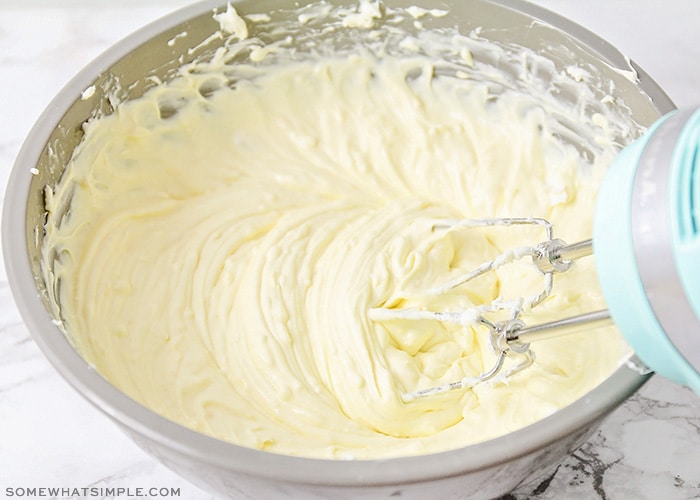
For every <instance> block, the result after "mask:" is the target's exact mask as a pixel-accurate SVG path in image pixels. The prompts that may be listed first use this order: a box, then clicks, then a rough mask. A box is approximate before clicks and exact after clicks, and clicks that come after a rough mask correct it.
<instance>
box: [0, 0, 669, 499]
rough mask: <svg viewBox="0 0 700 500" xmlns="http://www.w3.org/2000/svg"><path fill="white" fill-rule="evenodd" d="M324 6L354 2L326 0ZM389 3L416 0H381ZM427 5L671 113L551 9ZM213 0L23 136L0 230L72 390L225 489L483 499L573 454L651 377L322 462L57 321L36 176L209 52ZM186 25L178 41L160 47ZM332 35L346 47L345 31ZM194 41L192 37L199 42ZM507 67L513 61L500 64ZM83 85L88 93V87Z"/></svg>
mask: <svg viewBox="0 0 700 500" xmlns="http://www.w3.org/2000/svg"><path fill="white" fill-rule="evenodd" d="M306 3H309V2H307V1H303V2H294V1H292V0H242V1H239V2H235V3H234V5H235V6H236V9H237V10H238V12H239V13H241V14H246V13H252V12H266V11H270V10H278V9H282V10H284V9H287V10H291V9H292V8H296V7H295V6H297V5H298V4H302V5H303V4H306ZM329 3H331V4H334V5H338V4H342V3H348V4H354V3H355V2H350V1H347V2H343V1H342V0H332V1H330V2H329ZM385 3H386V4H388V5H390V6H392V7H394V6H396V7H407V6H409V5H412V4H414V3H416V2H413V1H410V2H409V1H405V0H386V1H385ZM419 3H420V4H421V6H423V7H429V8H445V9H448V10H449V14H448V15H447V16H444V17H440V18H434V19H430V20H426V22H425V23H424V24H425V27H426V28H440V27H445V26H449V27H454V26H458V27H459V30H460V32H462V33H465V34H466V33H469V32H471V31H472V30H476V29H479V35H480V36H481V37H483V38H487V39H489V40H492V41H494V42H497V43H499V44H503V45H504V46H513V47H518V46H521V47H527V48H529V49H531V50H532V51H534V52H536V53H538V54H540V55H542V56H544V57H546V58H548V59H550V60H551V61H552V62H553V64H554V65H555V67H556V68H557V69H559V70H562V71H563V70H565V69H566V67H567V66H568V65H570V64H572V61H575V62H576V63H577V64H579V65H584V66H585V67H587V68H588V69H589V70H590V71H592V72H593V73H594V75H596V77H597V79H598V82H599V85H600V87H597V86H595V85H594V88H593V90H594V91H595V92H598V93H599V94H600V95H601V96H602V95H604V94H609V93H611V94H612V95H613V97H615V98H616V99H619V102H622V103H624V105H621V106H620V109H619V112H620V113H621V114H625V115H626V116H628V118H629V119H630V120H633V121H634V122H635V123H637V124H638V125H639V126H640V128H644V127H646V126H648V125H650V124H651V123H652V122H653V121H655V120H656V119H657V118H658V117H659V116H661V115H662V114H664V113H666V112H668V111H670V110H671V109H673V107H674V106H673V103H672V102H671V101H670V99H669V98H668V97H667V96H666V94H665V93H664V92H663V91H662V90H661V89H660V88H659V87H658V86H657V85H656V84H655V83H654V82H653V81H652V80H651V79H650V78H649V77H648V76H647V75H646V74H645V73H644V72H643V71H642V70H640V69H639V68H638V67H636V66H635V65H634V64H633V63H632V62H630V61H629V60H628V59H627V58H625V57H624V56H623V55H622V54H620V53H619V52H618V51H617V50H616V49H614V48H613V47H611V46H610V45H608V44H607V43H606V42H604V41H603V40H601V39H599V38H598V37H596V36H595V35H593V34H592V33H590V32H588V31H586V30H585V29H583V28H581V27H580V26H578V25H575V24H573V23H571V22H569V21H567V20H565V19H563V18H561V17H559V16H557V15H555V14H553V13H551V12H549V11H546V10H544V9H541V8H539V7H537V6H535V5H532V4H529V3H526V2H523V1H520V0H469V1H461V0H450V1H448V0H444V1H440V0H429V1H425V2H419ZM214 9H217V10H219V11H220V10H222V9H225V6H222V5H221V2H220V1H208V2H202V3H199V4H195V5H192V6H191V7H188V8H185V9H182V10H180V11H178V12H175V13H173V14H171V15H170V16H167V17H165V18H163V19H161V20H159V21H157V22H155V23H153V24H151V25H149V26H147V27H145V28H143V29H142V30H140V31H138V32H136V33H134V34H133V35H131V36H130V37H128V38H126V39H124V40H123V41H121V42H120V43H118V44H116V45H115V46H114V47H112V48H111V49H110V50H108V51H107V52H105V53H104V54H102V55H101V56H100V57H99V58H98V59H96V60H95V61H93V62H92V63H91V64H90V65H89V66H87V67H86V68H85V69H84V70H83V71H82V72H80V73H79V74H78V75H77V76H76V77H75V78H74V79H73V80H72V81H71V82H70V83H69V84H68V85H67V86H66V87H65V88H64V89H63V90H62V91H61V92H60V93H59V94H58V96H57V97H56V98H55V100H54V101H53V102H52V103H51V104H50V105H49V107H48V108H47V109H46V111H45V112H44V114H43V115H42V116H41V117H40V119H39V120H38V122H37V124H36V125H35V127H34V128H33V129H32V131H31V133H30V135H29V136H28V138H27V139H26V142H25V143H24V145H23V147H22V149H21V151H20V153H19V155H18V158H17V160H16V164H15V166H14V169H13V172H12V175H11V178H10V181H9V184H8V188H7V194H6V198H5V205H4V213H3V221H2V237H3V251H4V255H5V262H6V267H7V273H8V279H9V282H10V285H11V287H12V290H13V294H14V297H15V300H16V302H17V305H18V307H19V310H20V312H21V314H22V316H23V319H24V321H25V322H26V324H27V326H28V328H29V330H30V332H31V334H32V335H33V337H34V339H35V341H36V343H37V344H38V345H39V346H40V348H41V349H42V350H43V352H44V353H45V355H46V357H47V358H48V359H49V360H50V361H51V362H52V364H53V365H54V366H55V367H56V369H57V370H58V371H59V372H60V373H61V375H62V376H63V377H64V378H65V379H66V380H67V381H68V382H69V383H70V384H72V385H73V386H74V387H75V388H76V389H77V391H78V392H79V393H81V394H82V395H83V396H84V397H85V398H87V399H88V400H89V401H90V402H91V403H93V404H94V405H95V406H96V407H97V408H99V409H100V410H101V411H103V412H104V413H105V414H107V415H108V416H109V417H110V418H111V419H113V420H114V421H115V422H116V423H117V424H118V425H119V426H120V427H122V428H123V429H124V430H125V431H126V432H127V433H128V434H129V435H130V436H131V437H132V438H133V439H134V440H135V441H136V442H137V443H139V444H140V445H141V446H142V447H143V448H144V449H146V450H147V451H149V452H150V453H152V454H153V455H155V456H157V457H158V458H159V459H160V460H162V461H163V463H165V464H166V465H168V466H169V467H171V468H173V469H175V470H176V471H178V472H180V473H181V474H182V475H184V476H185V477H186V478H188V479H190V480H191V481H193V482H195V483H197V484H199V485H201V486H203V487H205V488H208V489H211V490H212V491H216V492H219V493H223V494H228V495H233V496H241V495H242V496H244V497H247V496H256V497H260V496H263V497H271V496H272V497H279V496H285V497H299V498H315V497H318V498H325V497H333V498H342V497H347V498H351V497H356V496H358V495H363V496H367V497H368V498H369V497H378V498H384V497H389V496H392V495H397V494H401V495H402V496H403V497H416V498H420V497H423V498H425V497H427V496H433V497H434V496H436V494H442V495H444V496H447V497H470V498H490V497H494V496H497V495H499V494H502V493H505V492H507V491H510V490H511V489H512V488H514V487H515V486H517V485H518V484H521V483H522V482H524V481H527V480H530V479H532V478H533V477H535V476H537V475H540V474H542V473H543V472H545V471H547V470H548V468H550V467H551V466H552V465H554V464H556V463H558V462H559V461H561V460H562V459H563V458H564V457H565V456H566V455H567V454H568V453H571V452H572V451H573V450H575V449H576V448H577V447H578V446H580V444H581V443H582V442H583V441H584V440H585V438H586V437H587V436H588V435H589V434H590V432H592V430H593V429H594V428H595V426H596V425H597V423H598V422H599V421H600V419H601V418H603V417H604V416H605V415H606V414H608V413H609V412H610V411H612V410H613V409H614V408H615V407H617V406H618V405H619V404H620V403H621V402H623V401H624V400H625V399H626V398H627V397H629V396H630V395H631V394H632V393H633V392H635V391H636V390H637V389H638V388H639V387H640V386H641V385H642V384H643V383H644V382H645V381H646V379H647V378H648V374H640V373H639V371H637V370H635V369H634V367H633V366H632V364H629V363H628V364H623V365H622V366H621V367H620V368H619V369H618V370H617V371H616V372H615V373H613V374H612V375H611V376H610V377H609V378H608V379H607V380H606V381H605V382H604V383H603V384H601V385H600V386H599V387H597V388H596V389H594V390H593V391H591V392H590V393H589V394H587V395H586V396H585V397H584V398H582V399H580V400H578V401H576V402H575V403H574V404H572V405H570V406H569V407H567V408H564V409H563V410H561V411H559V412H557V413H556V414H554V415H552V416H551V417H548V418H547V419H545V420H543V421H540V422H537V423H535V424H533V425H531V426H529V427H527V428H525V429H522V430H520V431H517V432H515V433H511V434H509V435H507V436H504V437H502V438H498V439H494V440H491V441H487V442H484V443H480V444H476V445H472V446H468V447H465V448H461V449H457V450H453V451H448V452H444V453H439V454H434V455H429V456H417V457H404V458H393V459H386V460H365V461H363V460H358V461H342V462H341V461H331V460H315V459H308V458H299V457H291V456H282V455H275V454H271V453H266V452H262V451H257V450H253V449H248V448H243V447H240V446H236V445H234V444H230V443H225V442H222V441H218V440H216V439H212V438H210V437H207V436H204V435H201V434H198V433H196V432H194V431H192V430H189V429H186V428H184V427H182V426H180V425H178V424H175V423H173V422H171V421H168V420H166V419H164V418H163V417H160V416H159V415H157V414H155V413H154V412H152V411H150V410H149V409H147V408H145V407H143V406H141V405H140V404H138V403H136V402H135V401H133V400H132V399H130V398H129V397H127V396H126V395H124V394H123V393H121V392H120V391H118V390H117V389H116V388H115V387H113V386H112V385H111V384H110V383H109V382H107V381H106V380H105V379H103V378H102V377H101V375H100V374H99V373H97V372H96V371H95V370H94V369H92V368H91V367H90V366H89V365H88V363H86V362H85V361H84V360H83V359H82V358H81V357H80V356H79V355H78V353H77V352H76V351H75V350H74V349H73V347H72V346H71V343H70V341H69V339H68V338H67V337H66V336H65V335H64V334H63V333H62V332H61V330H60V329H59V328H58V327H57V326H56V324H55V322H54V320H55V318H54V317H53V316H52V311H54V310H55V309H54V308H53V307H52V304H50V303H48V299H47V294H46V284H45V283H44V281H43V279H42V278H41V276H42V274H41V272H40V266H41V252H40V248H41V245H42V239H43V232H42V227H43V224H44V221H45V213H46V210H45V207H44V195H43V193H44V186H46V185H50V186H52V185H55V183H56V182H58V180H59V179H60V177H61V174H62V172H63V170H64V168H65V165H66V163H67V162H68V160H69V159H70V157H71V154H72V152H73V149H74V148H75V147H76V146H77V144H78V143H79V142H80V140H81V138H82V136H83V132H82V126H83V123H84V122H85V121H86V120H87V119H88V118H90V117H91V116H94V115H95V114H96V113H102V114H109V113H111V112H113V110H114V106H115V101H114V96H115V89H119V90H118V94H119V95H118V97H119V99H121V100H129V99H134V98H137V97H139V96H141V95H143V93H144V92H145V91H146V90H147V89H148V88H149V87H151V86H153V85H155V83H154V81H156V79H154V78H153V77H157V79H158V80H168V79H169V78H172V76H173V75H174V74H175V71H176V69H177V68H178V67H179V66H180V65H181V64H182V63H183V62H188V61H192V60H193V59H195V58H197V57H206V55H207V53H211V51H213V50H214V49H215V48H216V47H217V46H219V45H220V44H221V43H222V41H221V40H213V41H211V42H210V43H207V44H203V45H200V44H201V42H203V41H205V40H206V39H208V37H210V35H211V34H212V33H213V32H215V31H216V30H218V29H219V25H218V23H217V22H216V21H215V20H214V19H213V18H212V11H213V10H214ZM183 31H186V32H187V34H188V36H187V37H186V38H185V40H186V42H184V43H182V42H181V41H180V40H177V43H168V42H169V41H172V40H175V39H176V36H177V35H178V34H179V33H182V32H183ZM331 42H334V43H335V42H337V43H338V44H339V45H338V48H339V49H341V48H342V46H341V45H342V43H343V42H342V40H335V41H333V40H331ZM198 46H199V48H197V49H195V50H190V49H191V48H192V47H198ZM502 69H503V71H509V69H508V67H507V66H502ZM86 89H90V90H91V92H93V93H92V95H91V96H89V97H86V96H87V94H83V91H85V90H86Z"/></svg>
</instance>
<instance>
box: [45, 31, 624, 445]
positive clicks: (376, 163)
mask: <svg viewBox="0 0 700 500" xmlns="http://www.w3.org/2000/svg"><path fill="white" fill-rule="evenodd" d="M241 38H244V37H241ZM432 64H433V62H432V61H431V59H430V58H428V57H424V56H420V55H417V54H416V55H414V56H406V57H404V58H399V57H389V56H387V57H384V58H378V57H376V56H373V55H370V54H369V53H362V52H358V53H357V55H355V56H352V57H338V58H327V57H326V58H318V59H315V60H309V61H298V62H295V63H288V64H283V63H278V64H275V65H271V66H268V67H267V69H266V71H264V72H261V74H260V75H258V76H256V77H255V78H253V79H252V80H250V81H248V80H245V79H244V80H241V81H239V82H238V83H237V84H236V85H235V86H233V88H231V86H227V85H223V84H221V85H213V84H212V82H216V81H218V82H224V78H223V76H222V73H220V72H217V70H216V67H215V65H212V66H211V67H209V70H208V71H202V72H201V73H199V74H189V73H187V74H185V75H184V76H182V77H180V78H177V79H175V80H174V81H172V82H171V83H169V84H166V85H161V86H159V87H156V88H155V89H153V90H152V91H150V92H149V93H148V94H147V95H146V96H144V97H143V98H140V99H137V100H134V101H131V102H127V103H124V104H122V105H121V106H119V108H118V109H117V112H116V113H115V114H113V115H111V116H109V117H104V118H100V119H96V120H93V121H91V122H90V123H88V125H87V126H86V136H85V139H84V141H83V143H82V144H81V145H80V146H79V148H78V150H77V151H76V153H75V155H74V159H73V160H72V162H71V163H70V165H69V167H68V169H67V171H66V174H65V176H64V178H63V179H62V181H61V183H60V184H59V185H58V186H57V187H56V188H55V189H54V190H51V189H48V190H47V203H48V206H49V209H50V213H49V220H48V223H47V236H46V240H45V254H46V255H49V253H50V251H56V252H57V254H58V255H59V259H58V260H57V261H56V262H55V264H54V265H53V268H52V269H49V267H50V266H47V271H46V272H47V279H48V280H49V281H52V282H55V281H58V282H60V287H57V288H58V290H57V291H56V296H54V299H55V300H56V301H57V302H58V303H59V304H60V312H61V317H62V319H63V324H64V327H65V329H66V331H67V332H68V334H69V335H70V337H71V339H73V341H74V343H75V345H76V346H77V348H78V349H79V350H80V352H81V353H82V355H83V356H84V357H85V358H86V359H87V360H88V361H89V362H90V363H91V364H93V365H94V366H95V367H96V369H97V370H98V371H99V372H100V373H101V374H103V375H104V376H105V378H106V379H108V380H109V381H111V382H112V383H113V384H115V385H116V386H117V387H119V388H120V389H122V390H123V391H124V392H126V393H127V394H129V395H130V396H132V397H133V398H135V399H136V400H138V401H140V402H141V403H143V404H144V405H146V406H147V407H149V408H152V409H153V410H155V411H156V412H158V413H160V414H162V415H164V416H166V417H168V418H170V419H172V420H174V421H177V422H180V423H182V424H183V425H185V426H188V427H191V428H193V429H196V430H198V431H201V432H203V433H206V434H209V435H212V436H216V437H219V438H221V439H224V440H228V441H231V442H234V443H238V444H241V445H243V446H249V447H254V448H260V449H265V450H270V451H273V452H279V453H287V454H295V455H304V456H313V457H333V458H373V457H389V456H397V455H410V454H424V453H430V452H436V451H442V450H446V449H452V448H456V447H460V446H464V445H467V444H470V443H475V442H479V441H483V440H486V439H489V438H492V437H495V436H500V435H502V434H505V433H508V432H510V431H513V430H515V429H518V428H521V427H523V426H525V425H527V424H529V423H532V422H534V421H537V420H539V419H541V418H543V417H545V416H547V415H549V414H551V413H553V412H555V411H556V410H557V409H559V408H561V407H563V406H565V405H567V404H569V403H571V402H572V401H574V400H575V399H577V398H579V397H581V396H582V395H583V394H585V393H586V392H587V391H589V390H590V389H591V388H593V387H594V386H595V385H597V384H598V383H599V382H600V381H601V380H603V379H604V378H605V377H606V376H608V375H609V374H610V373H611V372H612V371H613V370H614V369H615V368H616V367H617V366H618V365H619V364H620V362H621V359H622V355H623V353H624V352H625V351H626V347H625V346H624V343H623V342H622V340H621V338H620V336H619V335H618V334H617V332H616V331H615V330H613V329H604V330H600V331H597V332H591V333H586V334H579V335H577V336H574V337H568V338H565V339H560V340H551V341H545V342H541V343H539V344H537V345H536V346H534V350H535V352H536V353H537V361H536V363H535V365H534V366H533V367H531V368H529V369H528V370H526V371H524V372H522V373H519V374H518V375H516V376H514V377H513V378H511V379H510V380H509V381H507V383H503V382H496V383H493V384H482V385H479V386H477V387H474V388H473V389H469V390H462V391H455V392H450V393H446V394H442V395H439V396H436V397H433V398H426V399H420V400H416V401H411V402H405V401H403V400H402V397H401V395H402V394H404V393H408V392H411V391H415V390H417V389H421V388H426V387H431V386H434V385H438V384H441V383H445V382H450V381H454V380H459V379H461V378H463V377H465V376H475V375H477V374H479V373H480V372H482V371H483V370H485V369H488V368H490V366H491V363H493V359H494V354H493V352H492V351H491V348H490V347H489V345H488V342H487V335H486V333H485V332H484V331H482V330H481V329H478V328H475V327H473V326H461V325H454V324H446V323H440V322H437V321H433V320H405V319H391V318H389V319H381V318H380V319H377V317H372V315H371V311H372V310H377V309H401V310H402V309H407V308H418V309H431V310H441V311H444V310H455V311H460V310H467V309H469V308H472V307H474V306H479V305H483V304H489V303H491V302H492V301H493V300H495V299H497V298H499V297H500V298H501V299H503V300H508V299H515V298H517V297H519V296H522V295H525V294H532V293H534V292H536V291H537V290H539V289H540V288H541V283H542V278H541V276H539V275H538V274H537V272H536V271H534V269H533V268H532V267H530V266H522V267H521V266H518V265H513V266H506V267H504V268H502V269H501V270H500V271H499V272H498V273H493V274H490V275H488V276H486V277H484V278H482V279H480V280H479V281H476V282H474V283H472V284H470V285H469V286H466V287H461V288H457V289H455V290H453V291H452V292H449V293H447V294H444V295H437V296H428V295H427V294H426V290H428V289H430V288H433V287H434V286H436V285H439V284H442V283H444V282H446V281H449V279H451V278H453V277H454V276H457V275H458V274H459V273H460V272H464V271H467V270H470V269H471V268H473V267H474V266H476V265H478V264H480V263H481V262H483V261H485V260H489V259H491V258H493V257H494V256H495V255H497V254H498V253H499V252H500V251H502V250H504V249H507V248H510V247H513V246H521V245H523V244H532V243H536V242H537V240H538V238H542V237H543V234H542V233H538V232H525V233H523V232H521V231H519V230H517V229H513V228H509V229H507V230H506V229H502V230H493V231H484V230H481V229H460V230H434V229H432V226H433V224H435V222H436V221H437V220H442V219H460V218H465V217H483V216H506V215H507V216H542V217H547V218H549V219H550V220H551V221H552V222H553V223H554V225H555V227H556V228H557V229H558V236H560V237H563V238H565V239H567V240H569V241H572V242H573V241H576V240H578V239H581V238H586V237H588V236H590V230H591V220H592V215H593V200H594V194H595V190H596V188H597V185H598V180H599V178H600V176H601V175H602V174H603V171H604V167H605V165H599V164H594V165H593V166H590V165H589V166H588V170H587V171H586V174H585V175H581V173H580V172H581V166H582V164H583V161H582V159H581V157H580V155H579V152H578V151H577V150H576V149H575V148H574V147H572V146H567V145H564V144H562V143H561V142H560V141H559V140H558V139H557V137H556V135H555V134H553V133H552V128H551V124H552V119H551V116H550V113H549V112H548V110H547V109H546V108H545V107H543V105H542V104H541V103H539V102H538V101H537V100H536V99H533V97H532V96H529V95H528V94H527V93H516V92H505V93H503V94H502V95H501V96H500V97H499V98H498V99H494V98H493V96H492V95H490V94H489V91H488V90H487V88H486V87H485V86H484V85H480V84H478V83H477V82H474V81H472V80H470V79H464V78H453V77H450V78H448V77H435V76H434V74H433V72H432ZM418 70H420V71H418ZM229 71H230V68H229ZM408 76H410V77H408ZM203 85H205V86H206V87H207V88H208V89H211V88H212V87H220V88H219V89H218V90H217V91H215V92H213V93H212V92H200V88H201V87H202V86H203ZM164 108H167V109H168V112H167V113H166V115H172V116H167V117H165V118H164V117H162V116H161V110H162V109H164ZM173 112H174V114H172V113H173ZM586 126H590V127H593V125H586ZM603 132H604V131H602V132H601V134H602V133H603ZM596 161H597V160H596ZM601 161H604V159H603V160H601ZM67 203H69V204H70V211H69V214H68V215H67V216H65V217H63V216H62V214H63V207H65V205H66V204H67ZM593 265H594V263H593V260H592V259H588V260H587V261H582V262H580V263H579V264H578V265H577V268H576V269H575V270H574V271H571V272H570V273H568V274H566V275H562V276H560V277H558V279H557V283H556V287H555V293H554V294H553V296H552V297H551V298H550V299H549V300H548V301H547V302H546V303H545V304H543V305H541V306H538V307H537V308H536V309H534V310H533V311H532V312H527V311H526V313H525V314H524V316H523V318H524V319H526V320H527V321H529V322H536V321H542V320H545V319H548V318H559V317H562V316H565V315H571V314H575V313H578V312H583V311H589V310H593V309H597V308H599V307H600V306H601V304H602V300H601V298H600V293H599V291H598V289H597V286H596V283H595V278H594V272H593Z"/></svg>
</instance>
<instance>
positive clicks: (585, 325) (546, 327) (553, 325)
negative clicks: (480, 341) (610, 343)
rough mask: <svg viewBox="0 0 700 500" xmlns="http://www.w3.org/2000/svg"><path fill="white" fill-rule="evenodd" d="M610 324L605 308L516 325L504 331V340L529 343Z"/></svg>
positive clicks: (610, 319) (611, 322)
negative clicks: (534, 323)
mask: <svg viewBox="0 0 700 500" xmlns="http://www.w3.org/2000/svg"><path fill="white" fill-rule="evenodd" d="M612 324H613V321H612V318H611V317H610V313H609V312H608V310H607V309H602V310H600V311H593V312H589V313H584V314H579V315H578V316H571V317H569V318H564V319H559V320H556V321H551V322H549V323H541V324H539V325H530V326H524V327H522V328H518V327H517V326H516V327H515V328H511V329H510V330H508V331H506V340H507V341H508V342H519V343H522V344H529V343H530V342H536V341H539V340H547V339H551V338H556V337H561V336H562V335H569V334H572V333H576V332H580V331H582V330H589V329H592V328H598V327H601V326H609V325H612Z"/></svg>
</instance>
